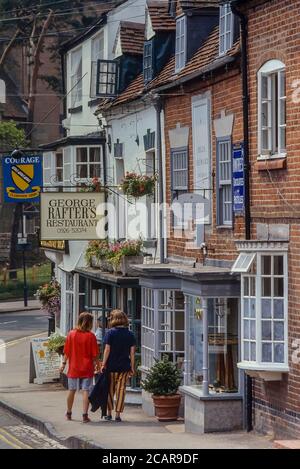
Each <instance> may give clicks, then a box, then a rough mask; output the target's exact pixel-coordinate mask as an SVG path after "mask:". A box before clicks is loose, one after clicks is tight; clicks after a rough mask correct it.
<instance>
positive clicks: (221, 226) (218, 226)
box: [216, 225, 233, 230]
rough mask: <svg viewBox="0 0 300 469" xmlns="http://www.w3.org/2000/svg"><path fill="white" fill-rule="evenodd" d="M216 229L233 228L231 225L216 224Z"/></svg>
mask: <svg viewBox="0 0 300 469" xmlns="http://www.w3.org/2000/svg"><path fill="white" fill-rule="evenodd" d="M216 228H217V230H233V225H217V226H216Z"/></svg>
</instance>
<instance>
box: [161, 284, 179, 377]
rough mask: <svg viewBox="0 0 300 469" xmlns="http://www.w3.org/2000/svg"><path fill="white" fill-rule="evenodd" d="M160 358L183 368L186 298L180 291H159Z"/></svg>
mask: <svg viewBox="0 0 300 469" xmlns="http://www.w3.org/2000/svg"><path fill="white" fill-rule="evenodd" d="M158 334H159V335H158V337H159V339H158V344H159V356H160V357H162V356H165V355H167V356H168V357H169V360H170V361H172V362H173V363H176V364H177V366H178V368H180V369H182V368H183V361H184V296H183V294H182V293H181V292H180V291H175V290H159V291H158Z"/></svg>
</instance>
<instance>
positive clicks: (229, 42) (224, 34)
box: [219, 3, 234, 55]
mask: <svg viewBox="0 0 300 469" xmlns="http://www.w3.org/2000/svg"><path fill="white" fill-rule="evenodd" d="M233 35H234V15H233V13H232V11H231V7H230V5H229V4H228V3H227V4H226V5H221V6H220V46H219V52H220V55H222V54H226V52H227V51H228V50H229V49H231V48H232V46H233Z"/></svg>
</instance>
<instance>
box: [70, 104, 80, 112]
mask: <svg viewBox="0 0 300 469" xmlns="http://www.w3.org/2000/svg"><path fill="white" fill-rule="evenodd" d="M68 112H69V114H77V113H78V112H82V105H80V106H76V107H70V108H69V109H68Z"/></svg>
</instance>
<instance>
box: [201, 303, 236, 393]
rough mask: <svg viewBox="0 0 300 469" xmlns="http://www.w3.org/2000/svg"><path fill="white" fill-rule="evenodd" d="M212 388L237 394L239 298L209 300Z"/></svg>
mask: <svg viewBox="0 0 300 469" xmlns="http://www.w3.org/2000/svg"><path fill="white" fill-rule="evenodd" d="M208 356H209V389H210V392H211V393H222V392H237V391H238V368H237V363H238V299H237V298H210V299H209V300H208Z"/></svg>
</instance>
